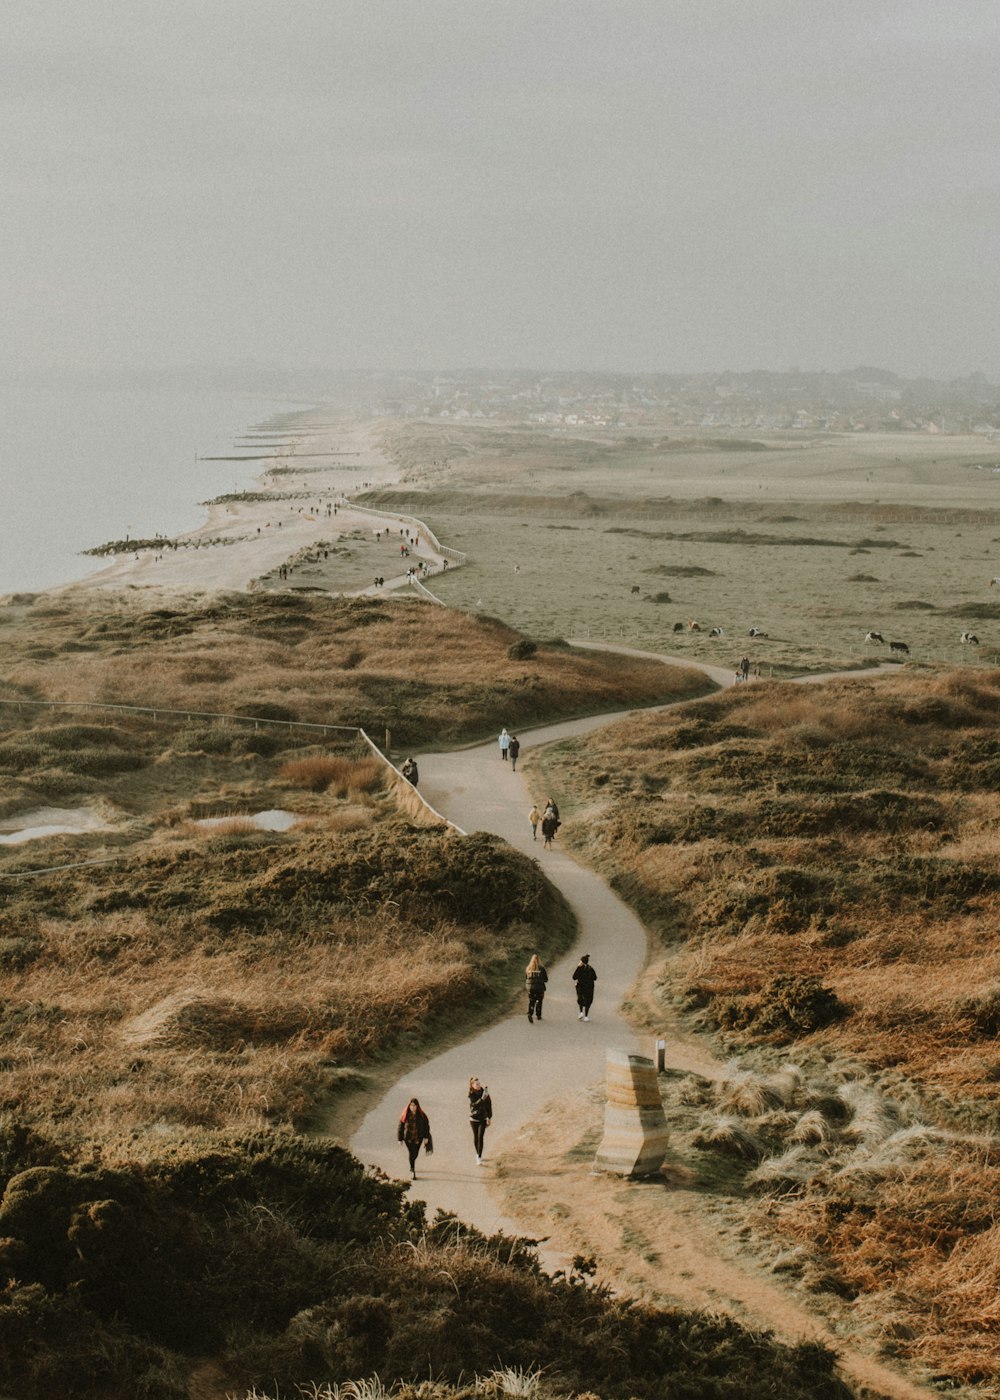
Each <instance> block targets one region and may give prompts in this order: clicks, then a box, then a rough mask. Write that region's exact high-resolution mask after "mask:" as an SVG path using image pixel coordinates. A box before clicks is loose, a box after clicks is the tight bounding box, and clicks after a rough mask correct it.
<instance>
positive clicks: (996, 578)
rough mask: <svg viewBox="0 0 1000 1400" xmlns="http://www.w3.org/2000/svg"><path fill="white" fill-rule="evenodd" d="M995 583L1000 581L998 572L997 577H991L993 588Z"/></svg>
mask: <svg viewBox="0 0 1000 1400" xmlns="http://www.w3.org/2000/svg"><path fill="white" fill-rule="evenodd" d="M995 583H1000V574H997V575H996V577H995V578H991V579H990V587H991V588H992V587H993V585H994V584H995Z"/></svg>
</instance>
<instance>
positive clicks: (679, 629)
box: [674, 622, 684, 632]
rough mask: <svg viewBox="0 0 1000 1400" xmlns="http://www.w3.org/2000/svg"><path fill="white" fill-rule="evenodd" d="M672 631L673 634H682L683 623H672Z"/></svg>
mask: <svg viewBox="0 0 1000 1400" xmlns="http://www.w3.org/2000/svg"><path fill="white" fill-rule="evenodd" d="M674 631H675V632H683V631H684V624H683V622H675V623H674Z"/></svg>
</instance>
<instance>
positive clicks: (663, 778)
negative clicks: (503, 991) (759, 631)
mask: <svg viewBox="0 0 1000 1400" xmlns="http://www.w3.org/2000/svg"><path fill="white" fill-rule="evenodd" d="M998 713H1000V679H998V677H997V676H996V675H995V674H994V673H992V672H971V671H959V672H942V673H940V674H938V675H935V676H933V677H920V676H917V675H913V674H910V675H901V676H899V677H878V678H872V679H860V678H859V679H857V680H852V681H846V682H828V683H826V684H823V685H815V686H812V685H811V686H802V687H789V686H787V685H782V686H778V685H768V684H766V683H752V684H750V685H747V686H745V687H740V688H738V689H736V690H733V691H728V692H726V693H724V694H721V695H718V696H716V697H712V698H711V699H708V700H703V701H696V702H694V703H693V704H691V705H688V706H685V707H683V708H682V709H681V710H677V711H671V712H666V713H663V714H660V715H655V716H654V715H649V716H643V717H635V718H634V719H632V720H631V721H630V722H629V723H628V724H627V725H616V726H614V727H613V728H609V729H607V730H603V731H601V732H599V733H598V734H596V735H592V736H589V737H588V739H587V741H586V743H585V744H583V743H580V744H576V743H566V744H560V745H559V746H557V747H556V748H553V749H550V750H548V751H546V752H545V754H544V756H543V757H542V758H541V759H540V760H536V762H538V763H539V765H540V766H539V767H538V768H537V769H535V768H534V767H531V768H529V774H530V779H531V782H532V786H533V787H535V788H536V790H537V791H539V792H540V791H543V790H544V791H548V790H549V789H550V788H551V787H553V786H555V787H557V788H558V789H559V791H557V792H556V796H557V798H560V799H562V806H563V813H564V815H566V816H568V820H567V822H566V823H565V824H564V827H563V834H564V835H565V837H566V839H567V841H568V842H570V843H571V844H572V845H573V846H574V847H575V849H577V850H578V851H579V852H580V853H581V854H583V855H584V856H586V858H587V859H588V860H590V861H592V862H593V863H594V864H596V865H597V866H598V868H600V869H601V870H602V871H603V872H604V873H605V874H607V875H608V876H609V877H610V878H612V879H613V881H614V883H615V887H616V888H617V889H618V890H619V891H620V892H621V893H622V894H623V895H624V897H626V898H627V899H629V901H630V902H631V903H633V904H634V906H635V907H636V908H637V910H638V911H639V912H640V914H641V915H642V917H643V918H644V920H645V921H646V922H647V924H648V925H649V926H650V927H651V928H652V929H654V930H655V932H656V933H657V934H658V935H659V937H660V939H661V941H662V944H663V946H664V948H665V950H666V952H665V955H664V957H663V959H662V960H661V962H660V964H659V966H658V968H657V969H656V971H655V974H654V976H655V986H654V987H653V988H652V990H651V1004H650V1008H649V1017H650V1026H651V1028H654V1029H661V1028H662V1025H663V1018H664V1017H666V1018H668V1019H676V1020H677V1021H678V1023H679V1024H680V1025H682V1026H686V1027H688V1028H689V1029H690V1030H692V1031H693V1032H695V1033H702V1034H705V1033H707V1034H708V1035H709V1036H711V1037H712V1039H713V1041H714V1043H715V1044H716V1046H717V1047H718V1048H719V1050H720V1052H721V1053H723V1054H728V1053H738V1054H739V1055H740V1060H741V1063H740V1067H739V1072H738V1073H734V1074H732V1075H731V1076H730V1079H731V1081H732V1082H731V1083H730V1084H729V1085H728V1087H727V1086H726V1084H725V1083H724V1084H723V1085H722V1087H721V1088H720V1087H719V1086H714V1087H713V1086H712V1085H709V1084H707V1083H702V1084H700V1085H699V1084H692V1083H687V1084H682V1085H676V1086H673V1087H672V1088H671V1089H670V1090H668V1098H669V1103H670V1117H671V1122H672V1123H675V1124H678V1125H679V1124H680V1123H681V1122H683V1121H684V1115H685V1113H686V1114H687V1115H688V1117H689V1118H690V1115H691V1106H692V1105H693V1106H694V1107H695V1110H696V1112H695V1116H694V1119H693V1120H692V1121H690V1122H689V1123H688V1128H687V1132H688V1134H689V1138H688V1139H687V1141H688V1144H689V1146H690V1147H691V1148H693V1149H697V1151H696V1152H695V1153H694V1155H695V1156H697V1155H698V1152H699V1151H700V1152H701V1153H702V1154H709V1155H714V1156H716V1157H717V1158H719V1159H720V1160H723V1161H726V1162H728V1163H729V1164H730V1166H729V1169H728V1170H729V1172H730V1180H729V1182H728V1185H727V1187H726V1189H727V1191H728V1193H729V1194H730V1196H731V1198H732V1200H733V1201H734V1202H737V1203H742V1205H741V1209H742V1220H741V1223H742V1224H743V1225H744V1226H745V1225H746V1224H747V1223H748V1222H750V1223H752V1226H753V1228H754V1229H755V1230H756V1231H758V1232H763V1233H764V1234H765V1235H767V1236H769V1237H770V1238H771V1239H772V1240H776V1241H779V1242H781V1243H782V1244H783V1246H784V1247H785V1249H786V1250H789V1251H792V1252H793V1253H792V1254H791V1255H789V1256H788V1257H787V1258H786V1259H785V1262H784V1264H783V1265H782V1267H783V1268H785V1269H786V1270H787V1271H788V1272H790V1273H791V1274H792V1275H797V1276H800V1277H805V1278H807V1279H808V1278H809V1277H811V1278H813V1279H815V1278H822V1279H825V1280H826V1282H825V1284H824V1285H823V1288H825V1289H826V1291H828V1292H832V1293H834V1294H838V1293H839V1295H840V1296H842V1297H846V1298H849V1299H856V1300H858V1301H857V1305H856V1310H855V1318H856V1319H857V1318H860V1319H863V1320H865V1321H866V1325H868V1326H870V1327H871V1328H872V1329H874V1331H873V1335H876V1336H877V1337H878V1338H879V1339H880V1341H881V1343H882V1345H883V1346H884V1347H885V1349H886V1350H887V1352H888V1353H889V1354H897V1355H905V1356H909V1357H911V1358H913V1359H915V1360H918V1361H920V1362H921V1363H923V1364H924V1365H926V1366H928V1367H929V1368H930V1369H931V1371H932V1372H933V1373H934V1374H936V1375H939V1376H942V1377H945V1378H948V1380H949V1381H950V1382H951V1383H970V1384H973V1385H976V1386H978V1387H981V1388H982V1393H984V1394H989V1395H995V1394H998V1393H1000V1391H998V1390H997V1388H996V1385H995V1379H996V1376H997V1374H998V1370H1000V1350H998V1341H997V1331H996V1326H995V1321H996V1294H997V1286H998V1283H1000V1235H998V1231H997V1226H996V1218H995V1201H996V1195H997V1191H998V1189H1000V1147H998V1143H1000V1062H998V1057H997V1036H998V1033H1000V947H998V944H997V940H996V937H995V936H994V932H993V930H994V929H995V926H996V922H997V917H998V914H1000V902H998V901H1000V840H998V836H997V832H998V830H1000V803H998V798H997V763H998V755H1000V750H998V747H997V741H996V724H997V715H998ZM788 1061H794V1062H795V1064H796V1065H797V1066H799V1067H801V1068H799V1069H797V1070H795V1072H794V1073H792V1074H791V1075H790V1077H789V1076H788V1075H787V1074H786V1077H785V1078H784V1079H783V1078H782V1076H781V1074H778V1073H776V1071H777V1070H778V1069H779V1067H780V1066H781V1065H783V1064H786V1063H787V1062H788ZM684 1105H687V1106H688V1107H687V1108H685V1107H684ZM684 1141H685V1139H684V1137H683V1133H682V1134H681V1135H680V1136H679V1141H678V1150H680V1151H681V1152H682V1155H683V1149H681V1148H680V1143H682V1142H684ZM715 1190H716V1188H715V1187H713V1191H715Z"/></svg>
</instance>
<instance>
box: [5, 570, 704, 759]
mask: <svg viewBox="0 0 1000 1400" xmlns="http://www.w3.org/2000/svg"><path fill="white" fill-rule="evenodd" d="M7 617H8V619H9V620H8V622H7V625H6V626H5V628H4V646H5V668H4V670H5V679H4V683H3V685H2V686H0V697H11V696H15V697H16V696H18V695H23V696H27V697H32V698H45V699H52V700H77V701H81V700H83V701H101V702H106V703H117V704H128V705H150V704H157V705H162V706H164V707H165V708H166V707H170V708H174V709H181V710H193V711H217V712H225V713H230V714H246V713H254V714H259V713H268V714H272V715H278V716H283V717H284V718H286V719H299V720H304V721H308V722H312V723H327V724H344V725H362V726H364V727H365V728H366V729H367V730H368V732H369V733H371V735H372V737H373V738H375V739H381V738H382V736H383V734H384V731H385V730H386V729H388V730H390V731H391V734H392V739H393V743H394V744H395V745H398V746H399V747H400V748H402V747H406V748H410V747H417V745H418V744H421V743H427V742H435V743H439V742H442V741H443V740H449V741H456V740H458V741H460V740H462V739H466V738H476V737H479V736H480V735H484V734H489V733H492V732H493V731H494V729H495V728H496V725H497V723H498V719H500V717H502V721H501V722H504V723H506V724H507V727H508V728H509V729H511V730H514V729H515V728H516V729H524V728H527V727H528V725H530V724H532V723H536V722H537V723H542V722H545V721H549V720H553V719H556V718H559V717H562V716H568V715H573V714H586V713H595V712H601V711H603V710H610V709H620V708H626V707H630V706H642V705H649V704H653V703H656V702H657V701H660V700H668V699H671V698H673V697H680V696H685V695H691V694H697V693H700V692H704V691H705V690H706V689H707V688H708V687H707V686H706V684H705V682H704V680H703V679H702V678H701V677H699V676H698V675H697V674H696V673H694V672H687V671H683V670H677V669H676V668H671V667H665V666H661V665H659V664H657V663H656V662H652V661H643V660H639V659H629V658H625V657H621V656H609V655H602V654H600V653H596V652H587V653H577V652H573V651H570V650H568V649H564V648H561V647H552V646H546V645H540V646H539V647H538V650H537V651H536V652H535V653H534V655H533V656H531V657H530V659H529V660H527V661H512V660H511V659H510V658H509V657H508V655H507V649H508V647H510V646H511V645H512V644H513V643H514V642H515V641H517V640H518V638H519V634H518V633H517V632H515V631H513V630H512V629H511V628H509V627H506V626H504V624H503V623H500V622H497V621H496V620H495V619H492V618H487V617H474V616H468V615H466V614H463V613H455V612H451V611H449V610H448V609H446V608H435V607H425V606H422V605H420V604H418V603H415V602H413V601H412V600H411V601H409V602H408V601H407V600H405V599H391V598H386V599H356V600H350V599H340V598H324V597H318V596H315V597H314V596H310V597H303V596H300V595H289V594H263V595H249V596H248V595H243V594H232V595H229V594H226V595H220V596H218V597H216V598H214V599H213V600H212V601H211V602H209V603H206V602H205V600H204V598H198V599H187V600H184V599H178V600H175V602H174V604H173V605H172V606H171V607H168V608H164V607H158V608H152V609H150V608H149V607H148V604H147V605H144V604H143V603H142V601H141V600H133V599H130V598H128V597H127V596H126V595H117V596H116V597H114V598H113V599H110V598H104V597H101V596H97V595H94V596H79V597H74V596H72V595H69V596H66V597H63V598H60V599H59V600H58V601H57V602H55V603H53V602H52V601H50V600H47V599H45V598H44V596H43V598H41V599H40V600H39V602H38V604H37V605H36V606H35V607H30V608H25V607H16V608H15V607H11V608H10V609H9V611H8V612H7ZM67 644H72V645H77V644H82V645H84V646H86V647H87V648H88V650H86V651H82V652H78V651H65V650H62V648H63V646H64V645H67ZM40 650H44V652H45V656H44V657H41V656H40V655H39V652H40ZM415 657H419V659H420V664H419V678H418V677H417V675H416V673H415V668H414V658H415ZM261 732H262V734H265V735H266V734H268V733H273V731H272V730H269V729H267V728H266V727H262V731H261Z"/></svg>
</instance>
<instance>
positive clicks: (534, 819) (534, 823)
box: [528, 802, 542, 841]
mask: <svg viewBox="0 0 1000 1400" xmlns="http://www.w3.org/2000/svg"><path fill="white" fill-rule="evenodd" d="M541 820H542V814H541V812H540V811H539V810H538V804H537V803H535V802H532V804H531V811H530V812H529V813H528V821H529V822H531V839H532V841H537V840H538V823H539V822H540V821H541Z"/></svg>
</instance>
